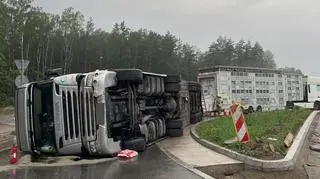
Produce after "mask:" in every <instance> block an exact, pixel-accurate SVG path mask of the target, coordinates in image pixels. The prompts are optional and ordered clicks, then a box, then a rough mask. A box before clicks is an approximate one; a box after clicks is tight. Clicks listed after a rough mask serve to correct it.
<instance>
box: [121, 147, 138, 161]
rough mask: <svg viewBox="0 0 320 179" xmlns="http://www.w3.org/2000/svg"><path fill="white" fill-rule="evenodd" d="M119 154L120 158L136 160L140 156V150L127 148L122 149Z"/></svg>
mask: <svg viewBox="0 0 320 179" xmlns="http://www.w3.org/2000/svg"><path fill="white" fill-rule="evenodd" d="M117 156H118V159H119V160H131V159H133V160H135V159H136V158H137V156H138V152H136V151H134V150H128V149H126V150H122V151H120V152H119V153H118V155H117Z"/></svg>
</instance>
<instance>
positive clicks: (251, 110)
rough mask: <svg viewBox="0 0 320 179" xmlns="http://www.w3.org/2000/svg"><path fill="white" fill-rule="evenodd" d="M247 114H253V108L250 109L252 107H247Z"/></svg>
mask: <svg viewBox="0 0 320 179" xmlns="http://www.w3.org/2000/svg"><path fill="white" fill-rule="evenodd" d="M248 112H249V114H250V113H253V112H254V109H253V107H252V106H249V108H248Z"/></svg>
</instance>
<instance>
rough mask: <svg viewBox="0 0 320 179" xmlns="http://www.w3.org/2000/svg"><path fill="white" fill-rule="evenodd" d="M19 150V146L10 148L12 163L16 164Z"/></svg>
mask: <svg viewBox="0 0 320 179" xmlns="http://www.w3.org/2000/svg"><path fill="white" fill-rule="evenodd" d="M17 152H18V147H17V146H12V147H11V149H10V154H9V155H10V156H9V157H10V164H16V163H17V160H18V159H17Z"/></svg>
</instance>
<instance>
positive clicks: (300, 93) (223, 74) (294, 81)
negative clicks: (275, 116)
mask: <svg viewBox="0 0 320 179" xmlns="http://www.w3.org/2000/svg"><path fill="white" fill-rule="evenodd" d="M304 80H305V77H304V75H303V74H302V73H299V72H285V71H282V70H276V69H266V68H253V67H237V66H215V67H209V68H203V69H200V70H199V73H198V82H199V83H200V84H201V86H202V90H203V103H202V105H203V109H204V110H207V112H208V111H209V112H210V111H216V110H217V105H216V104H217V101H220V102H221V103H220V107H221V109H222V112H224V113H225V114H226V113H228V109H229V105H230V104H232V102H233V101H235V102H238V103H240V104H241V105H242V106H243V107H244V109H245V112H254V111H269V110H275V109H284V108H285V107H286V102H287V101H303V100H304V97H305V96H304V95H305V93H304ZM309 84H310V85H309V87H310V88H309V89H310V90H309V91H311V92H312V93H309V101H310V99H311V98H312V100H311V101H315V99H316V98H315V97H318V96H317V95H316V94H315V93H313V92H314V91H315V90H317V87H316V86H317V84H318V82H316V81H314V79H313V78H312V79H311V78H309ZM217 99H220V100H217Z"/></svg>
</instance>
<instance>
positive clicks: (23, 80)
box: [14, 75, 29, 87]
mask: <svg viewBox="0 0 320 179" xmlns="http://www.w3.org/2000/svg"><path fill="white" fill-rule="evenodd" d="M14 82H15V83H16V86H17V87H19V86H21V85H24V84H26V83H28V82H29V80H28V77H26V76H24V75H19V76H17V77H16V79H15V81H14Z"/></svg>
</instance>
